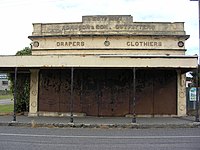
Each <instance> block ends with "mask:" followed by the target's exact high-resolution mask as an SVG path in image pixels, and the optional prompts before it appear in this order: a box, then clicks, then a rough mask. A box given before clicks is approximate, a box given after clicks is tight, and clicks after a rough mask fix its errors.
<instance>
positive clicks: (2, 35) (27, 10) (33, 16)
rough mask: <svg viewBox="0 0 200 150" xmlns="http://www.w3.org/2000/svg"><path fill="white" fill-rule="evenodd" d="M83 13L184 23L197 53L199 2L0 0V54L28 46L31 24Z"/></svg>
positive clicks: (66, 19) (69, 19) (73, 18)
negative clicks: (129, 16) (130, 16)
mask: <svg viewBox="0 0 200 150" xmlns="http://www.w3.org/2000/svg"><path fill="white" fill-rule="evenodd" d="M84 15H132V16H133V20H134V22H185V31H186V34H188V35H190V38H189V39H188V40H187V41H186V48H187V52H186V54H188V55H194V54H198V2H195V1H194V2H192V1H190V0H0V19H1V20H0V55H14V54H15V53H16V52H17V51H18V50H21V49H23V48H24V47H27V46H29V45H30V43H31V41H30V40H29V39H28V36H29V35H31V34H32V31H33V28H32V23H47V22H48V23H55V22H81V20H82V16H84Z"/></svg>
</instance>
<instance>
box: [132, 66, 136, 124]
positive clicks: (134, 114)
mask: <svg viewBox="0 0 200 150" xmlns="http://www.w3.org/2000/svg"><path fill="white" fill-rule="evenodd" d="M135 79H136V74H135V67H134V68H133V118H132V123H136V113H135V100H136V98H135V93H136V89H135V88H136V86H135Z"/></svg>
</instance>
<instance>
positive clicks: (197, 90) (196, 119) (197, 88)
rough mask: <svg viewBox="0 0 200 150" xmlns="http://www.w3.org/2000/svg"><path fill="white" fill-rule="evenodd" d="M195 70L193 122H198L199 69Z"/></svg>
mask: <svg viewBox="0 0 200 150" xmlns="http://www.w3.org/2000/svg"><path fill="white" fill-rule="evenodd" d="M198 70H199V69H198V67H197V71H196V74H197V75H196V114H195V122H199V74H198V73H199V71H198Z"/></svg>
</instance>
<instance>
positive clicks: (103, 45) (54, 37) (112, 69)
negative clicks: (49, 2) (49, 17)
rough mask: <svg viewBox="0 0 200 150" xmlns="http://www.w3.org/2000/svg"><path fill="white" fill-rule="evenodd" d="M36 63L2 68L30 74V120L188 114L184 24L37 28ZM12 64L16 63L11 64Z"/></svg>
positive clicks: (129, 21) (90, 21)
mask: <svg viewBox="0 0 200 150" xmlns="http://www.w3.org/2000/svg"><path fill="white" fill-rule="evenodd" d="M29 38H30V39H31V40H32V56H0V57H1V58H0V69H1V70H4V71H5V70H7V71H9V70H13V69H14V68H16V67H17V68H18V71H19V72H20V71H29V72H30V77H31V81H30V82H31V87H30V106H29V115H30V116H38V115H46V116H55V115H61V116H62V115H63V116H64V115H69V114H70V113H73V115H88V116H127V115H131V114H133V113H134V112H135V113H136V115H153V116H154V115H177V116H183V115H185V114H186V93H185V82H186V77H185V73H186V72H188V71H190V70H193V69H195V68H197V56H186V55H185V51H186V49H185V41H186V40H187V39H188V38H189V36H188V35H187V34H186V33H185V31H184V23H182V22H174V23H171V22H133V17H132V16H130V15H118V16H113V15H108V16H83V17H82V22H76V23H71V22H68V23H34V24H33V33H32V35H31V36H29ZM11 60H12V61H11Z"/></svg>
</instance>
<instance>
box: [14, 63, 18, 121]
mask: <svg viewBox="0 0 200 150" xmlns="http://www.w3.org/2000/svg"><path fill="white" fill-rule="evenodd" d="M16 98H17V67H15V80H14V110H13V121H14V122H15V121H16V104H17V99H16Z"/></svg>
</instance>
